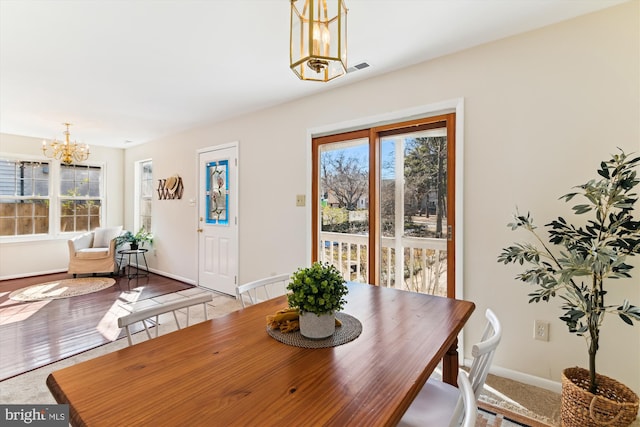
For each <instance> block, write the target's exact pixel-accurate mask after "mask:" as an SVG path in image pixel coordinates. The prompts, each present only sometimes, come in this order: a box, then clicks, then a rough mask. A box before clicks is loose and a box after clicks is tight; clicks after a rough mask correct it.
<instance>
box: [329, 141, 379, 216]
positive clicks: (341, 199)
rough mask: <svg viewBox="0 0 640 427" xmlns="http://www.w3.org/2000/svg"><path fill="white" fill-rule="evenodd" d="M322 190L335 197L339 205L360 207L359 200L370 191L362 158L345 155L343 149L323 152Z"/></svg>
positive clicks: (342, 206) (351, 207)
mask: <svg viewBox="0 0 640 427" xmlns="http://www.w3.org/2000/svg"><path fill="white" fill-rule="evenodd" d="M321 165H322V171H321V174H322V175H321V184H322V192H323V193H324V194H325V195H327V198H328V197H329V195H331V196H333V197H335V199H336V202H337V205H338V206H337V207H340V208H345V209H346V210H348V211H355V210H356V209H358V202H359V200H361V199H362V198H363V197H364V196H366V194H367V191H368V185H367V183H368V172H367V168H366V165H364V164H363V163H362V160H361V159H359V158H357V157H355V156H347V155H345V153H344V151H343V150H339V151H328V152H325V153H323V154H322V162H321Z"/></svg>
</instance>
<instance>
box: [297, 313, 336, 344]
mask: <svg viewBox="0 0 640 427" xmlns="http://www.w3.org/2000/svg"><path fill="white" fill-rule="evenodd" d="M335 330H336V316H335V314H334V313H333V312H331V313H325V314H321V315H317V314H315V313H304V312H303V313H300V333H301V334H302V336H303V337H305V338H311V339H316V340H317V339H323V338H327V337H330V336H331V335H333V333H334V332H335Z"/></svg>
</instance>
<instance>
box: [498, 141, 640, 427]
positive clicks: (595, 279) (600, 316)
mask: <svg viewBox="0 0 640 427" xmlns="http://www.w3.org/2000/svg"><path fill="white" fill-rule="evenodd" d="M620 151H621V154H619V155H613V156H612V157H611V159H610V160H608V161H603V162H601V163H600V169H598V175H599V178H597V179H592V180H590V181H589V182H587V183H586V184H583V185H580V186H578V187H576V188H577V191H576V192H571V193H568V194H566V195H564V196H562V199H564V200H565V201H566V202H569V201H570V200H572V199H573V198H574V197H576V196H583V197H585V198H586V202H585V203H583V204H577V205H575V206H573V211H574V213H575V214H576V215H580V214H585V213H590V214H592V216H593V217H592V218H591V219H589V220H587V221H586V224H585V225H584V226H575V225H571V224H569V223H568V222H567V221H566V220H565V219H564V218H562V217H558V219H556V220H554V221H552V222H550V223H549V224H547V225H546V226H547V227H549V228H550V229H549V242H550V243H551V244H552V245H554V246H555V247H558V248H559V249H558V250H552V249H553V248H554V246H551V245H547V244H546V243H545V242H544V241H543V240H542V238H541V237H540V235H539V234H538V233H537V232H536V227H535V226H534V225H533V219H532V218H531V217H530V215H529V214H528V213H527V215H526V216H524V215H520V214H519V213H516V215H514V219H515V222H513V223H512V224H509V226H510V227H511V229H512V230H516V229H524V230H527V231H528V232H530V233H531V234H532V235H533V236H534V238H535V239H536V240H537V242H538V243H537V244H533V243H518V244H514V245H513V246H509V247H508V248H505V249H503V250H502V253H501V254H500V255H499V256H498V261H499V262H503V263H504V264H509V263H519V264H520V265H523V264H525V263H526V264H528V265H529V267H528V268H527V269H526V270H525V271H524V272H523V273H521V274H519V275H518V276H516V278H517V279H519V280H522V281H523V282H526V283H530V284H532V285H534V286H536V290H535V291H534V292H532V293H530V294H529V297H530V298H531V299H530V300H529V302H530V303H531V302H540V301H547V302H548V301H549V300H550V299H551V298H552V297H554V296H559V297H560V298H561V299H562V301H563V303H562V309H563V310H564V315H563V316H561V317H560V319H561V320H562V321H564V322H565V323H566V324H567V326H568V327H569V332H570V333H574V334H577V335H578V336H582V337H584V338H585V340H586V342H587V346H588V352H589V369H588V370H587V369H583V368H579V367H575V368H568V369H565V370H564V371H563V373H562V374H563V375H562V397H561V399H562V405H561V418H562V425H563V426H565V427H589V426H601V425H609V426H628V425H630V424H631V423H632V422H633V420H635V418H636V416H637V413H638V395H637V394H635V393H634V392H633V391H632V390H631V389H629V388H628V387H626V386H625V385H624V384H622V383H619V382H618V381H616V380H614V379H611V378H609V377H606V376H604V375H600V374H598V373H597V372H596V353H597V351H598V346H599V339H600V328H601V325H602V322H603V320H604V317H605V315H606V314H615V315H617V316H618V317H619V318H620V319H621V320H622V321H623V322H624V323H627V324H629V325H633V321H634V320H635V321H640V307H637V306H634V305H632V304H630V303H629V301H628V300H626V299H625V300H624V301H623V302H622V303H621V304H611V303H606V302H605V296H606V294H607V291H605V288H604V284H605V280H608V279H616V278H624V277H626V278H629V277H631V274H630V271H631V269H632V268H633V266H631V265H628V264H626V263H625V260H626V258H627V257H630V256H634V255H638V254H639V253H640V221H638V220H636V219H634V217H633V212H634V210H633V209H634V205H635V203H636V202H637V200H638V195H637V194H636V193H634V192H633V188H634V187H635V186H636V185H637V184H638V183H639V182H640V181H639V180H638V178H637V173H636V171H635V170H634V169H635V168H637V165H638V163H639V162H640V157H635V158H630V157H629V156H627V155H626V154H625V153H624V151H622V150H620ZM635 284H636V285H637V284H638V282H636V283H635Z"/></svg>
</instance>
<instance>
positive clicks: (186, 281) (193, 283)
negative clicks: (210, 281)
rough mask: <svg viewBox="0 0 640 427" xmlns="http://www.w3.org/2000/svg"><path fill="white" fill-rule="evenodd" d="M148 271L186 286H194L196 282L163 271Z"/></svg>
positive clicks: (153, 269) (151, 269) (152, 269)
mask: <svg viewBox="0 0 640 427" xmlns="http://www.w3.org/2000/svg"><path fill="white" fill-rule="evenodd" d="M134 265H135V264H134ZM149 271H150V272H151V273H153V274H157V275H159V276H164V277H168V278H170V279H173V280H178V281H180V282H184V283H186V284H188V285H193V286H196V281H195V280H191V279H187V278H186V277H182V276H178V275H176V274H170V273H167V272H165V271H160V270H156V269H155V268H150V269H149Z"/></svg>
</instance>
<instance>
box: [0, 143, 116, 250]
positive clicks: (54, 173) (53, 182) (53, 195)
mask: <svg viewBox="0 0 640 427" xmlns="http://www.w3.org/2000/svg"><path fill="white" fill-rule="evenodd" d="M0 157H2V158H4V159H9V160H16V161H29V162H42V163H45V162H46V163H48V164H49V233H48V234H46V235H42V234H40V235H34V234H27V235H20V236H0V243H21V242H37V241H46V240H68V239H69V238H70V237H72V236H75V235H78V234H82V233H83V232H80V231H65V232H61V231H60V164H61V162H60V160H56V159H50V158H47V157H42V156H33V155H21V154H16V153H3V152H0ZM81 164H82V165H86V166H93V167H99V168H101V169H102V179H101V180H100V206H101V209H100V223H101V224H106V222H105V221H106V211H107V206H106V205H107V197H106V194H107V193H106V191H107V180H108V179H107V164H106V162H83V163H81Z"/></svg>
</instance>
